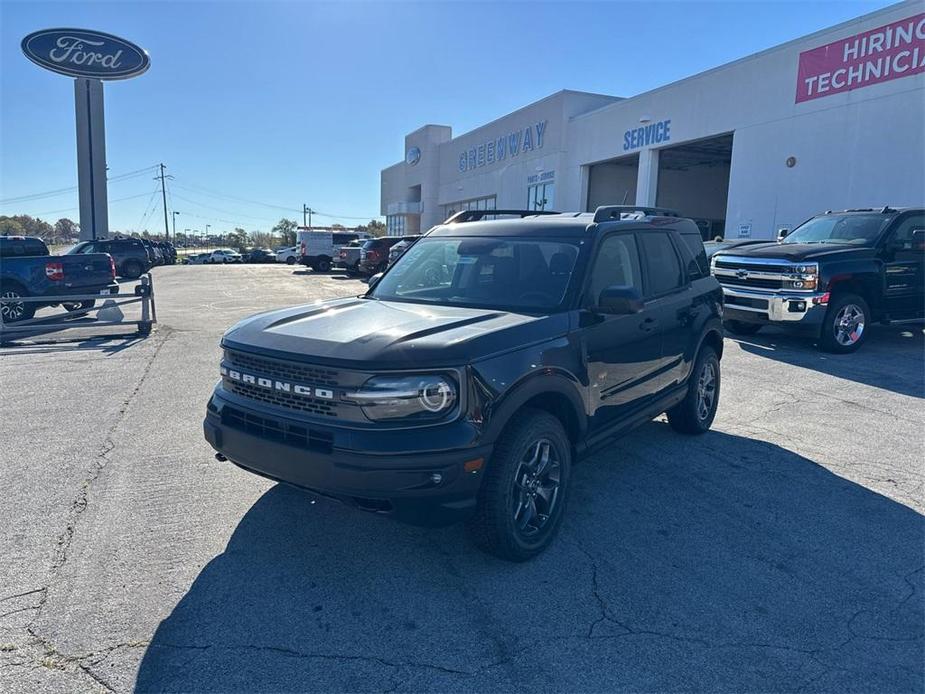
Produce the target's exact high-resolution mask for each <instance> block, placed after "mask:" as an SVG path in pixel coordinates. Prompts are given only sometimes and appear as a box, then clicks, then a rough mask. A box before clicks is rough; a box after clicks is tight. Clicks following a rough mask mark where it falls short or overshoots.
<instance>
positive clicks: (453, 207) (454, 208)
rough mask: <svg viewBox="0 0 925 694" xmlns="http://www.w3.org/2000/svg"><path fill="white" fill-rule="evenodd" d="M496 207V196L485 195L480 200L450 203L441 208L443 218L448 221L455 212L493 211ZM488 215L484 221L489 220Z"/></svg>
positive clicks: (473, 199)
mask: <svg viewBox="0 0 925 694" xmlns="http://www.w3.org/2000/svg"><path fill="white" fill-rule="evenodd" d="M496 205H497V196H496V195H487V196H485V197H482V198H472V199H470V200H459V201H457V202H450V203H447V204H446V205H444V206H443V218H444V219H449V218H450V217H452V216H453V215H454V214H456V213H457V212H462V211H463V210H493V209H495V207H496ZM490 218H491V216H490V215H489V216H488V217H486V219H490Z"/></svg>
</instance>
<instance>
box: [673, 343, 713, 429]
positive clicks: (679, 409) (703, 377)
mask: <svg viewBox="0 0 925 694" xmlns="http://www.w3.org/2000/svg"><path fill="white" fill-rule="evenodd" d="M719 385H720V375H719V358H718V357H717V356H716V350H714V349H713V348H712V347H710V346H709V345H704V346H703V347H702V348H701V349H700V354H698V355H697V361H696V362H695V363H694V368H693V370H692V371H691V375H690V378H689V379H688V386H687V395H685V396H684V399H683V400H682V401H681V402H679V403H678V404H677V405H675V406H674V407H672V408H671V409H670V410H668V412H667V414H668V423H669V424H670V425H671V428H672V429H674V430H675V431H678V432H681V433H682V434H694V435H696V434H703V433H705V432H706V431H708V430H709V428H710V426H711V425H712V424H713V419H714V417H716V408H717V406H718V405H719Z"/></svg>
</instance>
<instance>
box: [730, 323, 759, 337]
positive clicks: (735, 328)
mask: <svg viewBox="0 0 925 694" xmlns="http://www.w3.org/2000/svg"><path fill="white" fill-rule="evenodd" d="M723 327H724V328H726V329H727V330H728V331H729V332H731V333H732V334H733V335H754V334H755V333H757V332H758V331H759V330H761V329H762V328H763V327H764V326H763V325H762V324H761V323H746V322H745V321H741V320H727V321H724V322H723Z"/></svg>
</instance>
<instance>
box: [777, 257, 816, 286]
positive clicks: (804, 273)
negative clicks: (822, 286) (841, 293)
mask: <svg viewBox="0 0 925 694" xmlns="http://www.w3.org/2000/svg"><path fill="white" fill-rule="evenodd" d="M818 285H819V264H818V263H807V264H804V265H794V266H792V267H791V268H790V274H789V275H788V276H787V279H785V280H784V289H802V290H805V291H809V290H814V289H816V287H817V286H818Z"/></svg>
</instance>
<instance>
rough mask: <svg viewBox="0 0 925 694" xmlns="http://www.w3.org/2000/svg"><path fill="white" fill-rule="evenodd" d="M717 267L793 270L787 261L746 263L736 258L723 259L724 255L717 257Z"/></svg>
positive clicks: (763, 270) (757, 270) (727, 268)
mask: <svg viewBox="0 0 925 694" xmlns="http://www.w3.org/2000/svg"><path fill="white" fill-rule="evenodd" d="M716 267H718V268H723V269H726V270H749V271H751V272H780V273H786V272H790V271H791V266H790V265H788V264H786V263H782V264H772V263H760V264H759V263H745V262H740V261H736V260H723V259H722V257H719V258H717V259H716Z"/></svg>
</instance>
